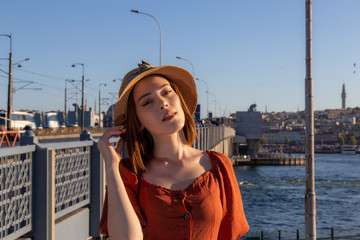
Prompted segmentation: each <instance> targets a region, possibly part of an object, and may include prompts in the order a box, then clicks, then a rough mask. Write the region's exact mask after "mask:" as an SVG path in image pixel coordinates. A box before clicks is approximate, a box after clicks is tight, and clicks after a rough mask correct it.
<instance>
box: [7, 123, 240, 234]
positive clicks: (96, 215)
mask: <svg viewBox="0 0 360 240" xmlns="http://www.w3.org/2000/svg"><path fill="white" fill-rule="evenodd" d="M197 133H198V139H197V140H196V141H195V143H194V147H195V148H197V149H201V150H216V151H220V152H221V151H224V152H229V151H230V150H231V149H232V138H233V137H234V136H235V131H234V130H233V129H231V128H228V127H223V126H217V127H208V128H197ZM118 140H119V138H112V139H111V143H112V145H113V146H114V147H115V146H116V145H117V142H118ZM219 149H220V150H219ZM123 155H124V156H127V154H126V152H125V151H124V152H123ZM0 160H1V164H0V171H1V172H0V173H1V176H0V179H1V189H0V197H1V202H0V213H1V218H0V238H1V239H7V240H12V239H17V238H19V237H22V236H28V237H31V238H32V239H35V240H37V239H47V240H53V239H55V238H58V239H87V238H88V237H89V236H99V233H98V224H99V219H100V216H101V210H102V205H103V201H104V193H105V171H104V166H103V161H102V158H101V155H100V152H99V150H98V148H97V141H95V140H94V139H93V138H92V135H91V133H90V132H89V131H87V130H85V131H83V132H82V133H81V135H80V141H72V142H61V143H46V144H40V143H39V142H38V139H37V137H36V136H35V134H34V133H33V132H32V131H27V132H26V133H25V134H24V135H23V136H22V138H21V146H18V147H13V148H4V149H0ZM80 209H85V212H83V213H82V215H81V217H82V218H87V219H85V220H84V219H83V220H82V221H79V220H78V219H79V216H80V214H78V212H79V210H80ZM76 214H78V215H76ZM76 217H77V218H76ZM69 219H72V220H71V221H70V224H72V225H73V226H74V224H78V225H76V226H80V227H77V229H75V230H74V231H70V230H69V228H66V227H65V226H69V225H66V224H69V223H66V224H63V223H64V222H65V220H69ZM76 219H77V220H76ZM79 224H80V225H79Z"/></svg>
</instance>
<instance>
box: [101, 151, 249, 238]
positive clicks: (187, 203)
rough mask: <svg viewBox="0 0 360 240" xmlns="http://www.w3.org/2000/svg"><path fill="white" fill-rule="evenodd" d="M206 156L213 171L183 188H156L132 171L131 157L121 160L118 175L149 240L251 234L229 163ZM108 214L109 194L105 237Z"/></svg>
mask: <svg viewBox="0 0 360 240" xmlns="http://www.w3.org/2000/svg"><path fill="white" fill-rule="evenodd" d="M207 154H208V155H209V158H210V161H211V164H212V168H211V169H210V170H209V171H207V172H205V173H204V174H203V175H201V176H200V177H198V178H197V179H196V180H195V181H194V182H192V183H191V184H190V185H189V186H188V187H186V188H185V189H183V190H171V189H168V188H164V187H161V186H159V185H156V184H152V183H150V182H148V181H146V180H145V179H144V178H142V177H141V176H137V175H135V174H134V173H132V172H131V171H130V170H129V167H127V166H130V160H129V159H123V160H121V162H120V164H119V171H120V175H121V178H122V179H123V182H124V185H125V188H126V191H127V194H128V196H129V199H130V201H131V204H132V206H133V207H134V210H135V212H136V214H137V216H138V218H139V220H140V223H141V225H142V228H143V235H144V239H145V240H152V239H157V240H162V239H164V240H165V239H166V240H167V239H175V240H176V239H179V240H180V239H181V240H184V239H186V240H195V239H209V240H215V239H220V240H232V239H238V238H240V237H242V236H243V235H245V233H246V232H247V231H248V230H249V228H250V227H249V225H248V223H247V220H246V218H245V213H244V210H243V204H242V199H241V194H240V189H239V184H238V182H237V179H236V177H235V173H234V170H233V166H232V163H231V161H230V159H229V158H228V157H227V156H226V155H224V154H221V153H218V152H214V151H207ZM108 211H109V209H108V202H107V192H106V195H105V201H104V206H103V211H102V217H101V221H100V225H99V231H100V233H102V234H107V235H108V229H107V214H108ZM110 237H111V236H110Z"/></svg>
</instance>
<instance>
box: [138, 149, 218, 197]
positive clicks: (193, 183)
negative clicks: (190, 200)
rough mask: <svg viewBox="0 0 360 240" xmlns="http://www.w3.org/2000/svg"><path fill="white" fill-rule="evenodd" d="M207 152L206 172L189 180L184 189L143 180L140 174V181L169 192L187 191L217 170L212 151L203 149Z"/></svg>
mask: <svg viewBox="0 0 360 240" xmlns="http://www.w3.org/2000/svg"><path fill="white" fill-rule="evenodd" d="M205 152H206V153H207V155H208V156H209V159H210V163H211V166H212V167H211V169H209V170H207V171H206V172H204V173H203V174H201V175H200V176H199V177H197V178H196V179H195V180H194V181H193V182H191V183H190V184H189V185H188V186H186V187H185V188H184V189H171V188H167V187H163V186H161V185H158V184H155V183H151V182H149V181H147V180H145V179H144V178H143V177H142V176H139V179H140V181H142V182H143V183H145V184H146V185H148V186H151V187H153V188H157V189H161V190H164V191H167V192H170V193H178V192H187V191H188V190H189V189H191V187H193V186H195V185H196V184H197V183H198V182H200V181H202V180H203V179H204V178H205V177H207V176H208V175H209V174H210V173H212V172H214V171H215V170H217V167H216V164H215V160H214V158H213V155H212V151H205Z"/></svg>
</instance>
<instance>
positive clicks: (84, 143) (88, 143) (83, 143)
mask: <svg viewBox="0 0 360 240" xmlns="http://www.w3.org/2000/svg"><path fill="white" fill-rule="evenodd" d="M92 145H93V141H71V142H52V143H41V144H40V146H41V147H45V148H52V149H54V150H58V149H63V148H73V147H87V146H92Z"/></svg>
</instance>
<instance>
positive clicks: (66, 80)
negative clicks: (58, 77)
mask: <svg viewBox="0 0 360 240" xmlns="http://www.w3.org/2000/svg"><path fill="white" fill-rule="evenodd" d="M68 81H69V80H68V79H65V106H64V114H65V115H64V125H65V127H66V117H67V114H66V107H67V106H66V103H67V85H66V83H67V82H68Z"/></svg>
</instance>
